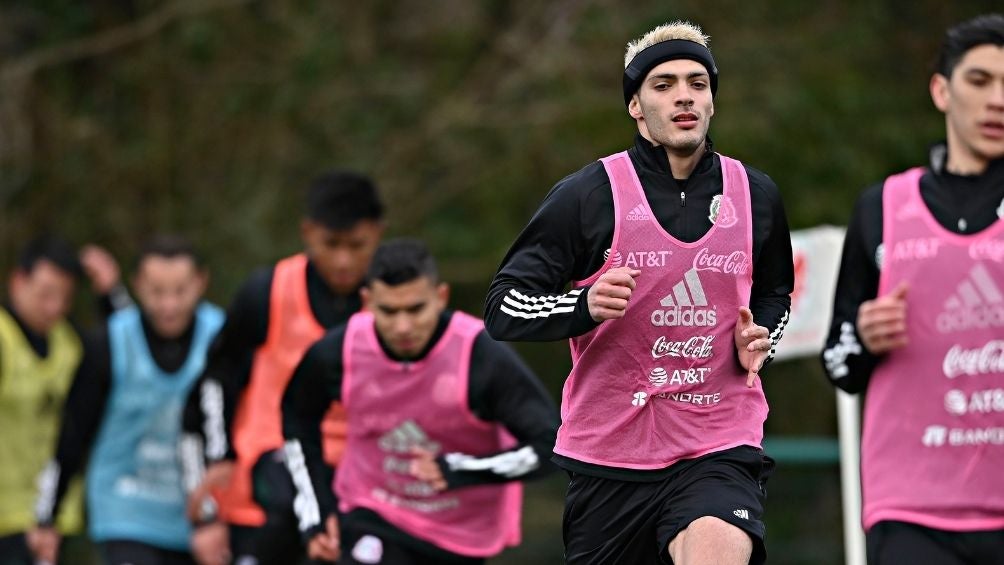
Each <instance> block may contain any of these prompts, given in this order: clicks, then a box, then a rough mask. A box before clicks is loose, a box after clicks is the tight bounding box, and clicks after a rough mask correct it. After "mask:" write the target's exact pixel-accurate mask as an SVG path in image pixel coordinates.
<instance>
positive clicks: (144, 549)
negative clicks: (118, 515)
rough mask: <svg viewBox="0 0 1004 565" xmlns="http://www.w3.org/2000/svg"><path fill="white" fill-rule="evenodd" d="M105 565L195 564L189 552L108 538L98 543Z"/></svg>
mask: <svg viewBox="0 0 1004 565" xmlns="http://www.w3.org/2000/svg"><path fill="white" fill-rule="evenodd" d="M98 546H99V547H100V548H101V556H102V557H103V558H104V560H105V563H107V565H132V564H134V563H135V564H137V565H139V564H142V565H195V560H194V559H192V556H191V554H189V553H185V552H183V551H171V550H168V549H161V548H159V547H154V546H152V545H147V544H145V543H139V542H136V541H128V540H110V541H106V542H101V543H100V544H98Z"/></svg>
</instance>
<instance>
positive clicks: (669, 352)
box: [652, 335, 715, 359]
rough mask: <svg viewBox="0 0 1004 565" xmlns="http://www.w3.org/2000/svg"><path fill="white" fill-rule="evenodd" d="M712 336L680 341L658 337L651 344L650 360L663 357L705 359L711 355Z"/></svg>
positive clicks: (694, 337)
mask: <svg viewBox="0 0 1004 565" xmlns="http://www.w3.org/2000/svg"><path fill="white" fill-rule="evenodd" d="M714 339H715V336H713V335H707V336H693V337H691V338H690V339H686V340H682V341H670V340H668V339H666V337H665V336H660V337H659V338H658V339H656V340H655V343H653V344H652V359H661V358H663V357H680V358H684V359H707V358H708V357H711V355H712V354H713V351H712V347H711V342H712V341H713V340H714Z"/></svg>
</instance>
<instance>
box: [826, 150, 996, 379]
mask: <svg viewBox="0 0 1004 565" xmlns="http://www.w3.org/2000/svg"><path fill="white" fill-rule="evenodd" d="M947 157H948V152H947V148H946V146H945V144H943V143H940V144H937V145H934V146H933V147H932V148H931V151H930V155H929V163H928V167H927V170H926V171H925V172H924V175H923V176H922V177H921V179H920V195H921V198H923V200H924V204H926V205H927V208H928V209H929V210H930V211H931V214H932V215H933V216H934V218H935V219H936V220H937V221H938V223H939V224H941V226H943V227H944V228H945V229H947V230H949V231H952V232H954V233H958V234H974V233H977V232H980V231H982V230H984V229H986V228H988V227H990V225H991V224H993V223H994V222H997V221H999V220H1000V219H1001V218H1004V159H998V160H996V161H992V162H991V163H990V164H989V166H988V167H987V170H986V171H984V172H983V174H980V175H966V176H963V175H956V174H952V173H950V172H948V171H947V170H946V169H945V163H946V161H947ZM884 184H885V181H882V182H879V183H876V184H874V185H871V186H869V187H868V188H867V189H866V190H865V191H864V192H862V193H861V196H860V198H858V201H857V203H856V204H855V206H854V212H853V214H852V216H851V219H850V222H849V223H848V225H847V235H846V237H845V239H844V248H843V254H842V256H841V259H840V271H839V274H838V276H837V288H836V293H835V294H834V299H833V317H832V319H831V322H830V331H829V334H828V336H827V338H826V345H825V347H824V349H823V353H822V355H821V358H822V362H823V366H824V367H825V368H826V374H827V376H828V377H829V378H830V381H831V382H832V383H833V384H834V385H836V386H838V387H840V388H841V389H843V390H845V391H847V392H852V393H857V392H861V391H863V390H865V389H866V388H867V387H868V381H869V380H870V379H871V375H872V371H874V369H875V366H876V365H877V364H878V362H879V361H880V360H881V359H882V357H881V356H876V355H872V354H871V353H870V352H869V351H868V350H867V349H866V348H865V347H864V344H863V342H862V341H861V337H860V335H859V334H858V330H857V317H858V309H859V308H860V306H861V303H862V302H865V301H866V300H871V299H873V298H875V297H876V296H877V295H878V285H879V261H880V254H881V251H880V250H881V247H882V189H883V185H884Z"/></svg>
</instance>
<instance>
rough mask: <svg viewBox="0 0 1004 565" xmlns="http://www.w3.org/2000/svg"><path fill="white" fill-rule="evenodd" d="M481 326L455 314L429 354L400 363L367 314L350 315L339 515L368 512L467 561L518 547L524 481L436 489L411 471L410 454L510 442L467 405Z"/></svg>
mask: <svg viewBox="0 0 1004 565" xmlns="http://www.w3.org/2000/svg"><path fill="white" fill-rule="evenodd" d="M483 329H484V325H483V324H482V322H481V320H478V319H477V318H474V317H472V316H468V315H467V314H464V313H462V312H456V313H454V314H453V317H452V319H451V320H450V325H449V327H448V328H447V329H446V332H445V333H444V334H443V336H442V337H441V338H440V340H439V342H438V343H437V344H436V345H435V346H434V347H433V349H432V351H431V352H430V353H429V355H427V356H426V357H425V358H424V359H421V360H419V361H417V362H414V363H402V362H398V361H394V360H392V359H390V358H388V357H387V356H386V354H384V352H383V349H382V348H381V347H380V343H379V342H378V341H377V335H376V329H375V327H374V324H373V315H372V314H371V313H368V312H361V313H358V314H355V315H353V316H352V318H351V319H350V320H349V325H348V329H347V330H346V334H345V345H344V372H343V375H344V380H343V381H342V402H343V404H344V406H345V409H346V411H347V413H348V421H349V426H348V444H347V445H346V449H345V457H344V458H343V459H342V464H341V466H340V467H339V468H338V474H337V478H336V480H335V490H336V492H337V493H338V497H339V499H340V507H341V511H342V512H348V511H350V510H352V509H353V508H359V507H362V508H369V509H370V510H373V511H375V512H376V513H377V514H379V515H380V516H382V517H383V518H384V519H385V520H387V521H388V522H390V523H391V524H393V525H395V526H396V527H398V528H400V529H401V530H403V531H405V532H407V533H408V534H410V535H413V536H415V537H417V538H420V539H423V540H426V541H428V542H430V543H432V544H434V545H436V546H438V547H440V548H443V549H445V550H447V551H451V552H453V553H457V554H460V555H467V556H471V557H489V556H492V555H495V554H497V553H499V552H500V551H502V549H503V548H504V547H505V546H507V545H516V544H518V543H519V538H520V510H521V504H522V493H523V490H522V489H523V487H522V484H521V483H519V482H511V483H505V484H493V485H481V486H473V487H464V488H459V489H456V490H450V491H446V492H436V491H435V490H433V489H432V487H431V486H430V485H429V484H428V483H425V482H422V481H419V480H417V479H414V478H412V477H411V475H410V474H409V472H408V469H409V464H410V461H411V459H412V455H411V450H412V449H413V448H414V447H422V448H425V449H428V450H431V451H432V452H434V453H437V454H443V453H465V454H469V455H479V454H486V453H493V452H496V451H501V450H504V449H506V448H508V447H512V446H513V445H515V441H514V440H513V439H512V437H510V436H509V435H508V434H507V433H506V432H505V430H504V429H503V428H502V427H500V426H499V425H497V424H494V423H489V422H485V421H482V420H479V419H478V418H477V417H476V416H475V415H474V414H473V413H472V412H471V411H470V408H469V406H468V400H467V385H468V377H469V375H470V364H471V349H472V347H473V345H474V340H475V338H476V337H477V335H478V334H479V333H480V332H481V331H482V330H483Z"/></svg>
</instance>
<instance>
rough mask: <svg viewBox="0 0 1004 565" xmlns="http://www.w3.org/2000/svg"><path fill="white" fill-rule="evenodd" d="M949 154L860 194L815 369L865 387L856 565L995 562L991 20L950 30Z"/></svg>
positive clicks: (1002, 301)
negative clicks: (862, 554)
mask: <svg viewBox="0 0 1004 565" xmlns="http://www.w3.org/2000/svg"><path fill="white" fill-rule="evenodd" d="M930 88H931V96H932V98H933V100H934V103H935V105H936V106H937V107H938V109H939V110H941V111H942V112H944V113H945V119H946V122H945V123H946V129H947V132H948V141H947V144H938V145H936V146H935V147H934V148H933V150H932V151H931V166H930V167H929V168H920V167H918V168H914V169H910V170H908V171H906V172H903V173H900V174H897V175H893V176H890V177H889V178H888V179H886V180H885V182H884V183H882V184H880V185H876V186H874V187H872V188H870V189H869V190H867V191H866V192H865V193H863V194H862V196H861V198H860V200H859V202H858V206H857V208H856V209H855V212H854V216H853V217H852V219H851V222H850V224H849V226H848V232H847V240H846V242H845V244H844V253H843V258H842V261H841V267H840V275H839V276H840V278H839V280H838V284H837V293H836V297H835V301H834V315H833V322H832V326H831V330H830V336H829V338H828V341H827V347H826V349H825V350H824V352H823V362H824V364H825V366H826V369H827V371H828V374H829V377H830V378H831V380H832V381H833V383H834V384H835V385H836V386H839V387H840V388H842V389H844V390H847V391H849V392H860V391H864V390H867V397H866V399H865V414H864V425H863V428H864V431H863V437H862V446H861V459H862V463H861V479H862V495H863V516H862V518H863V525H864V528H865V530H866V532H867V545H868V552H869V562H870V563H872V564H873V565H874V564H878V565H890V564H892V565H896V564H916V563H924V564H935V565H940V564H946V565H948V564H960V565H961V564H969V563H973V564H976V563H978V564H980V565H984V564H1002V563H1004V551H1002V550H1001V548H1002V547H1004V488H1002V484H1004V483H1002V476H1004V475H1002V471H1001V470H1002V469H1004V293H1002V289H1004V284H1002V281H1004V220H1002V219H1001V218H1002V217H1004V16H1002V15H1000V14H996V15H991V16H983V17H980V18H976V19H973V20H970V21H968V22H965V23H962V24H959V25H958V26H955V27H953V28H951V29H949V30H948V33H947V34H946V37H945V42H944V44H943V47H942V50H941V54H940V57H939V62H938V67H937V71H936V73H935V75H934V76H933V77H932V79H931V85H930Z"/></svg>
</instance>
